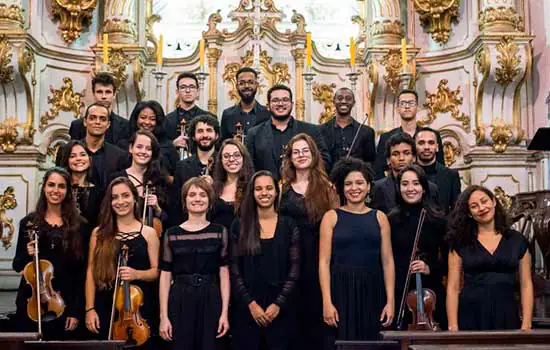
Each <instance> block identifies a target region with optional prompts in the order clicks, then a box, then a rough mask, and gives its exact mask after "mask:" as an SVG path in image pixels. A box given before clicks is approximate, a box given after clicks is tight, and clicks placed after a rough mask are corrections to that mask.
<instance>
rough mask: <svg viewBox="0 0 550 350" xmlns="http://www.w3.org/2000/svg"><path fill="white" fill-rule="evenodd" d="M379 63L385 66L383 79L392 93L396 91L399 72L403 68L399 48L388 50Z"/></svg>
mask: <svg viewBox="0 0 550 350" xmlns="http://www.w3.org/2000/svg"><path fill="white" fill-rule="evenodd" d="M380 63H381V64H382V65H383V66H384V68H385V72H384V81H385V82H386V84H387V85H388V86H389V87H390V90H391V91H392V92H393V93H394V94H395V93H397V91H398V90H399V82H400V79H399V73H400V72H401V69H402V68H403V65H402V64H401V55H400V52H399V50H390V51H389V52H388V54H387V55H385V56H384V57H382V61H381V62H380Z"/></svg>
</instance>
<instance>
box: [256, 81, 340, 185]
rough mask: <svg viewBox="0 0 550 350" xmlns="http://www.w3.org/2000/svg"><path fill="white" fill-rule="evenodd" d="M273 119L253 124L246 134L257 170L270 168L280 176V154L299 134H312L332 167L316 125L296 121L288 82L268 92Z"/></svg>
mask: <svg viewBox="0 0 550 350" xmlns="http://www.w3.org/2000/svg"><path fill="white" fill-rule="evenodd" d="M267 100H268V107H269V110H270V111H271V120H269V121H266V122H264V123H262V124H259V125H256V126H254V127H252V128H251V129H250V130H249V131H248V135H247V137H246V140H245V141H246V148H247V149H248V152H249V153H250V156H251V157H252V161H253V162H254V167H255V168H256V171H259V170H269V171H271V172H272V173H273V175H274V176H275V178H277V179H278V178H279V171H280V168H281V155H282V153H283V149H284V147H286V145H287V144H288V142H289V141H290V139H291V138H293V137H294V136H295V135H297V134H299V133H305V134H308V135H309V136H311V137H312V138H313V139H314V140H315V143H316V144H317V147H318V148H319V152H321V155H322V157H323V160H324V162H325V167H326V168H327V169H330V165H331V162H330V154H329V152H328V149H327V147H326V144H325V140H324V138H323V135H322V133H321V130H319V127H318V126H317V125H313V124H310V123H306V122H303V121H300V120H296V119H294V118H293V117H292V116H291V113H292V91H291V90H290V88H289V87H288V86H285V85H274V86H273V87H271V89H269V90H268V92H267Z"/></svg>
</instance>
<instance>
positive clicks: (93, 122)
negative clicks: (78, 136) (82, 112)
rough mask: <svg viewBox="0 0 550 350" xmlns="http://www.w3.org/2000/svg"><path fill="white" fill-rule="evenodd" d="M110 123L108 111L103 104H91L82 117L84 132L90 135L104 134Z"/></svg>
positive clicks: (99, 135)
mask: <svg viewBox="0 0 550 350" xmlns="http://www.w3.org/2000/svg"><path fill="white" fill-rule="evenodd" d="M110 125H111V121H110V120H109V111H108V110H107V108H105V107H103V106H92V107H90V108H89V109H88V114H87V115H86V117H85V118H84V126H85V127H86V132H87V133H88V134H90V135H91V136H96V137H101V136H103V135H105V133H106V132H107V129H109V126H110Z"/></svg>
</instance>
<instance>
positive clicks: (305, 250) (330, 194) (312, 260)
mask: <svg viewBox="0 0 550 350" xmlns="http://www.w3.org/2000/svg"><path fill="white" fill-rule="evenodd" d="M280 184H281V202H280V204H279V206H280V213H281V215H285V216H289V217H292V218H293V219H294V221H295V222H296V224H297V225H298V229H299V231H300V233H301V234H300V250H301V253H302V254H301V260H300V261H301V263H300V276H301V277H300V281H299V286H300V288H299V295H298V304H297V305H298V320H299V327H300V330H299V332H298V334H299V343H300V345H301V346H300V348H304V349H305V348H308V347H310V348H312V349H321V348H322V344H323V339H324V336H323V334H324V333H326V332H325V325H324V322H323V314H322V311H323V308H322V305H323V301H322V297H321V289H320V287H319V227H320V225H321V219H322V218H323V215H324V214H325V213H326V212H327V211H329V210H330V209H333V208H337V207H338V206H339V200H338V195H337V194H336V190H335V189H334V186H332V184H331V183H330V180H329V178H328V176H327V174H326V172H325V170H324V165H323V158H322V157H321V153H320V152H319V150H318V148H317V145H316V144H315V141H314V140H313V139H312V138H311V137H310V136H309V135H307V134H303V133H302V134H298V135H296V136H294V137H293V138H292V139H291V140H290V142H289V143H288V145H287V147H286V148H285V151H284V152H283V159H282V168H281V180H280Z"/></svg>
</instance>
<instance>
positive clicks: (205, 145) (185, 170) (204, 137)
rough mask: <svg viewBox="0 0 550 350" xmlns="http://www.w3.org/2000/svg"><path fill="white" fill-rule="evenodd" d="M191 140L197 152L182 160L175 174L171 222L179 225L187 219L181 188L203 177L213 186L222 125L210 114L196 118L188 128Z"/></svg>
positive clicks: (170, 212) (169, 214)
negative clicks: (184, 213) (188, 181)
mask: <svg viewBox="0 0 550 350" xmlns="http://www.w3.org/2000/svg"><path fill="white" fill-rule="evenodd" d="M188 131H189V135H190V137H191V140H192V141H193V142H194V143H195V144H196V145H197V152H196V153H195V154H193V155H192V156H191V157H189V158H187V159H184V160H180V161H179V162H178V163H177V165H176V170H175V172H174V184H173V186H174V189H173V191H172V192H173V196H172V204H173V205H171V209H172V210H170V211H169V213H168V216H169V222H170V223H171V224H173V225H179V224H180V223H182V222H183V220H184V219H185V218H184V217H183V215H182V214H183V213H182V204H181V187H182V186H183V184H185V182H186V181H187V180H189V179H190V178H192V177H198V176H203V177H205V178H206V180H207V181H208V182H209V183H210V184H212V183H213V180H212V177H211V174H212V170H213V168H212V166H213V162H214V159H215V158H216V155H215V151H216V147H215V146H216V143H217V141H218V139H219V136H220V124H219V123H218V120H217V119H216V118H214V117H212V116H211V115H210V114H203V115H199V116H196V117H195V118H194V119H193V120H192V121H191V124H189V127H188Z"/></svg>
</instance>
